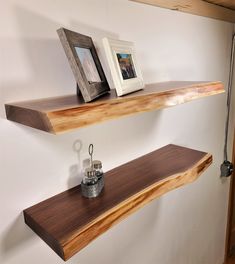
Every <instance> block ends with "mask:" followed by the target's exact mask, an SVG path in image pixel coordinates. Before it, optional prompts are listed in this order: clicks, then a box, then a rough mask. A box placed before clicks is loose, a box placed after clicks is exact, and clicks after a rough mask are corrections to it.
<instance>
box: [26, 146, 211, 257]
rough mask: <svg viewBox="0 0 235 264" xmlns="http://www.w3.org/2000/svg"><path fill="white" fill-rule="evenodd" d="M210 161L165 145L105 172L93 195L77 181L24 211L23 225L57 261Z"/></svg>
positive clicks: (205, 155) (200, 154) (191, 176)
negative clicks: (85, 195) (85, 194)
mask: <svg viewBox="0 0 235 264" xmlns="http://www.w3.org/2000/svg"><path fill="white" fill-rule="evenodd" d="M211 163H212V156H211V155H210V154H208V153H205V152H200V151H197V150H193V149H188V148H184V147H180V146H176V145H167V146H165V147H163V148H161V149H158V150H156V151H154V152H151V153H149V154H147V155H145V156H142V157H140V158H138V159H135V160H133V161H131V162H129V163H126V164H124V165H122V166H120V167H117V168H115V169H113V170H111V171H109V172H107V173H105V188H104V191H103V192H102V193H101V195H100V196H99V197H97V198H94V199H87V198H83V197H82V196H81V190H80V185H79V186H77V187H74V188H72V189H70V190H68V191H65V192H63V193H61V194H58V195H56V196H54V197H52V198H50V199H48V200H45V201H43V202H41V203H39V204H37V205H34V206H32V207H30V208H28V209H26V210H25V211H24V217H25V222H26V224H27V225H28V226H29V227H31V229H32V230H34V232H35V233H37V234H38V235H39V236H40V237H41V238H42V239H43V240H44V241H45V242H46V243H47V244H48V245H49V246H50V247H51V248H52V249H53V250H54V251H55V252H56V253H57V254H58V255H59V256H60V257H61V258H62V259H63V260H68V259H69V258H70V257H71V256H73V255H74V254H75V253H77V252H78V251H79V250H81V249H82V248H83V247H85V246H86V245H88V244H89V243H90V242H91V241H92V240H94V239H95V238H96V237H98V236H99V235H101V234H102V233H104V232H105V231H106V230H108V229H109V228H111V227H112V226H113V225H114V224H116V223H118V222H119V221H121V220H122V219H124V218H125V217H127V216H128V215H130V214H131V213H133V212H135V211H136V210H138V209H139V208H141V207H143V206H144V205H145V204H147V203H148V202H150V201H152V200H153V199H155V198H156V197H159V196H161V195H163V194H164V193H167V192H169V191H171V190H173V189H175V188H177V187H180V186H182V185H184V184H187V183H190V182H192V181H194V180H196V179H197V178H198V176H199V175H200V174H201V173H202V172H203V171H204V170H205V169H206V168H207V167H208V166H209V165H210V164H211Z"/></svg>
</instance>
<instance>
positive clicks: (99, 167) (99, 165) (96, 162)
mask: <svg viewBox="0 0 235 264" xmlns="http://www.w3.org/2000/svg"><path fill="white" fill-rule="evenodd" d="M92 167H93V169H94V171H95V172H96V177H97V178H98V179H100V178H101V177H102V176H103V170H102V162H101V161H100V160H93V161H92Z"/></svg>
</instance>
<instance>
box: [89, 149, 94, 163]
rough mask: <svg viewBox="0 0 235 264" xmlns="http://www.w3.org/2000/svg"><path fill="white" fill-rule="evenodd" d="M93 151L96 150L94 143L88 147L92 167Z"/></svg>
mask: <svg viewBox="0 0 235 264" xmlns="http://www.w3.org/2000/svg"><path fill="white" fill-rule="evenodd" d="M93 152H94V145H93V144H90V145H89V147H88V153H89V155H90V157H91V167H92V163H93Z"/></svg>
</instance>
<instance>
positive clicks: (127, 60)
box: [103, 38, 144, 96]
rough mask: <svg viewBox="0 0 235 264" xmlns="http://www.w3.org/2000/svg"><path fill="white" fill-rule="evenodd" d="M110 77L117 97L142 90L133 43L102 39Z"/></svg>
mask: <svg viewBox="0 0 235 264" xmlns="http://www.w3.org/2000/svg"><path fill="white" fill-rule="evenodd" d="M103 46H104V50H105V54H106V57H107V61H108V65H109V67H110V70H111V76H112V79H113V83H114V86H115V89H116V91H117V95H118V96H122V95H125V94H128V93H132V92H135V91H138V90H141V89H143V88H144V81H143V77H142V74H141V71H140V67H139V65H138V62H137V59H136V52H135V47H134V43H133V42H129V41H123V40H114V39H109V38H103Z"/></svg>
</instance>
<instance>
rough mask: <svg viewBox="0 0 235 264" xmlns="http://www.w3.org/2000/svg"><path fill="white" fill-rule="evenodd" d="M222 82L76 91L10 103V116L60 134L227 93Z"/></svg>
mask: <svg viewBox="0 0 235 264" xmlns="http://www.w3.org/2000/svg"><path fill="white" fill-rule="evenodd" d="M223 92H224V88H223V84H222V83H221V82H164V83H155V84H149V85H146V87H145V89H144V90H141V91H138V92H135V93H132V94H129V95H126V96H123V97H117V96H116V93H115V91H113V90H112V91H111V92H110V94H107V95H106V96H104V97H102V98H99V99H98V100H96V101H94V102H91V103H84V102H83V101H82V99H81V98H80V97H77V96H76V95H70V96H61V97H54V98H47V99H41V100H33V101H27V102H18V103H10V104H6V105H5V108H6V116H7V119H8V120H11V121H15V122H18V123H20V124H23V125H26V126H30V127H33V128H36V129H40V130H43V131H46V132H49V133H53V134H59V133H63V132H66V131H69V130H73V129H76V128H81V127H84V126H87V125H91V124H95V123H98V122H103V121H106V120H109V119H115V118H119V117H122V116H127V115H131V114H135V113H140V112H147V111H153V110H156V109H160V108H165V107H170V106H174V105H178V104H182V103H185V102H189V101H191V100H194V99H197V98H202V97H205V96H210V95H215V94H219V93H223Z"/></svg>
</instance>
